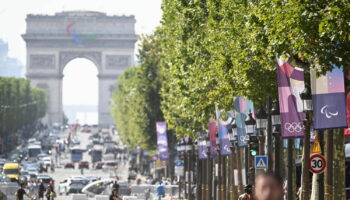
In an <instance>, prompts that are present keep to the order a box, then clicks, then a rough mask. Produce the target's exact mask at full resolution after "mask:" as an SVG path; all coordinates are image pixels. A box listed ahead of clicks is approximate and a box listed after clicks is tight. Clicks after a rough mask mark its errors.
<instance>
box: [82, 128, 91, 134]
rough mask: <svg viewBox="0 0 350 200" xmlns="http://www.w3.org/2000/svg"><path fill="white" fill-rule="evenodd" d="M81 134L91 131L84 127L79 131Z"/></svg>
mask: <svg viewBox="0 0 350 200" xmlns="http://www.w3.org/2000/svg"><path fill="white" fill-rule="evenodd" d="M81 132H83V133H91V129H90V128H88V127H84V128H82V129H81Z"/></svg>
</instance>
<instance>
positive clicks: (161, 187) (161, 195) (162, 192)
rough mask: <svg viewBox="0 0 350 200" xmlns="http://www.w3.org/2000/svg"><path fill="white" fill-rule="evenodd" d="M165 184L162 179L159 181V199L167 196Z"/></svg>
mask: <svg viewBox="0 0 350 200" xmlns="http://www.w3.org/2000/svg"><path fill="white" fill-rule="evenodd" d="M164 189H165V188H164V185H163V183H162V181H161V182H160V183H159V185H158V187H157V196H158V199H159V200H161V199H162V197H165V191H164Z"/></svg>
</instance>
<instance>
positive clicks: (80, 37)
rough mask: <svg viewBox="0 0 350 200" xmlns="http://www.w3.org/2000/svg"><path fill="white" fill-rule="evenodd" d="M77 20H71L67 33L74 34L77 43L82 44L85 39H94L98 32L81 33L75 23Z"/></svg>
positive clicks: (73, 37)
mask: <svg viewBox="0 0 350 200" xmlns="http://www.w3.org/2000/svg"><path fill="white" fill-rule="evenodd" d="M75 24H76V22H71V23H69V24H68V25H67V27H66V33H67V34H68V35H72V39H73V41H74V42H75V43H77V44H82V43H83V42H84V41H85V40H93V39H95V38H96V34H79V33H78V32H77V31H76V29H75V28H74V25H75Z"/></svg>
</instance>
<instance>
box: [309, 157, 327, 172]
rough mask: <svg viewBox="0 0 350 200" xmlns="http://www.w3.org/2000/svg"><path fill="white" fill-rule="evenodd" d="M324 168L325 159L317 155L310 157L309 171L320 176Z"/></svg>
mask: <svg viewBox="0 0 350 200" xmlns="http://www.w3.org/2000/svg"><path fill="white" fill-rule="evenodd" d="M325 168H326V159H325V158H324V157H323V156H322V155H319V154H315V155H311V156H310V171H311V172H312V173H314V174H320V173H322V172H323V171H324V169H325Z"/></svg>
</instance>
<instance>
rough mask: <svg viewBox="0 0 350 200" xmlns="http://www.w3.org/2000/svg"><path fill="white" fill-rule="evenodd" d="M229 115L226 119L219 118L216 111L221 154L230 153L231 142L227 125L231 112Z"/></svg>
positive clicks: (219, 114)
mask: <svg viewBox="0 0 350 200" xmlns="http://www.w3.org/2000/svg"><path fill="white" fill-rule="evenodd" d="M228 114H229V117H228V119H227V120H226V121H223V120H221V113H220V111H216V119H217V127H218V135H219V141H220V154H221V155H222V156H227V155H230V154H231V146H232V144H231V142H230V138H229V134H228V130H227V125H228V124H229V123H231V122H232V120H233V116H232V115H231V113H228Z"/></svg>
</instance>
